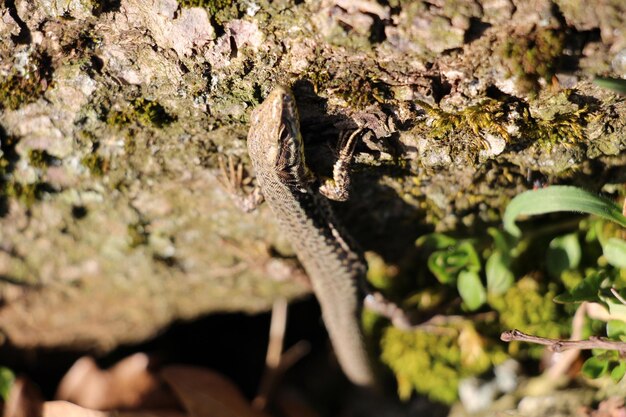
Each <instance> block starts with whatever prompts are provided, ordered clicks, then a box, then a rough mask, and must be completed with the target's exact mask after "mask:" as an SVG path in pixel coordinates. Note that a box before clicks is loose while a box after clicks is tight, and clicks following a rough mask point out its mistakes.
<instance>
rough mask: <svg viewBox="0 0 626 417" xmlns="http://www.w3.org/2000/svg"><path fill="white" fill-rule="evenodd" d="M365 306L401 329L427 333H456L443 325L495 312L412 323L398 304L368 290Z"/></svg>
mask: <svg viewBox="0 0 626 417" xmlns="http://www.w3.org/2000/svg"><path fill="white" fill-rule="evenodd" d="M363 304H364V305H365V307H366V308H367V309H368V310H370V311H373V312H375V313H377V314H379V315H381V316H383V317H386V318H387V319H388V320H389V321H391V324H392V325H393V326H394V327H395V328H397V329H401V330H407V331H409V330H417V329H420V330H424V331H426V332H428V333H434V334H448V335H449V334H453V335H454V334H456V331H455V330H453V329H449V328H446V327H445V326H448V325H451V324H459V323H464V322H465V321H467V320H474V321H481V320H489V319H492V318H494V317H495V314H496V313H495V312H493V311H489V312H486V313H478V314H474V315H472V316H456V315H449V316H444V315H436V316H433V317H431V318H430V319H428V320H426V321H423V322H421V323H413V320H412V319H411V317H409V316H408V315H407V313H406V312H405V311H404V309H402V307H400V306H398V305H397V304H396V303H394V302H392V301H389V300H388V299H386V298H385V296H384V295H382V294H381V293H379V292H370V293H369V294H367V296H366V297H365V299H364V300H363Z"/></svg>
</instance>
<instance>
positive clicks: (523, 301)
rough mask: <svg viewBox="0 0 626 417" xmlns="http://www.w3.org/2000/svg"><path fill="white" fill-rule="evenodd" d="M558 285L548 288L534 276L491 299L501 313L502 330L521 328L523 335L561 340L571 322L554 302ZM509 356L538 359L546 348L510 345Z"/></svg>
mask: <svg viewBox="0 0 626 417" xmlns="http://www.w3.org/2000/svg"><path fill="white" fill-rule="evenodd" d="M557 293H558V292H557V288H556V285H555V284H549V285H548V286H547V288H545V287H544V286H542V285H540V284H539V283H538V282H537V281H535V280H534V279H533V278H531V277H528V276H527V277H524V278H522V279H520V280H519V281H518V282H517V283H516V284H515V286H513V287H511V288H509V289H508V290H507V292H506V293H505V294H504V295H500V296H493V295H492V296H489V297H488V301H489V304H490V305H491V306H492V307H493V308H494V310H496V311H498V312H499V313H500V315H499V317H500V324H501V327H502V328H503V329H518V330H521V331H522V332H524V333H528V334H532V335H535V336H540V337H549V338H560V337H562V336H563V335H565V334H567V333H568V331H569V329H568V321H569V319H568V318H567V314H565V313H564V312H563V311H562V310H561V309H560V307H559V305H558V304H556V303H555V302H554V301H553V300H554V297H555V296H556V295H557ZM508 347H509V353H510V354H511V355H513V356H517V357H524V356H526V355H527V354H528V355H530V356H531V357H533V358H537V359H538V358H539V357H540V356H541V354H542V352H543V346H538V345H527V344H524V345H522V344H519V343H515V342H514V343H510V344H509V345H508Z"/></svg>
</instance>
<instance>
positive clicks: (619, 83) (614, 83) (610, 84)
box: [593, 77, 626, 94]
mask: <svg viewBox="0 0 626 417" xmlns="http://www.w3.org/2000/svg"><path fill="white" fill-rule="evenodd" d="M593 82H594V83H595V84H596V85H598V86H600V87H602V88H607V89H609V90H613V91H615V92H616V93H622V94H626V80H622V79H620V78H606V77H596V79H594V80H593Z"/></svg>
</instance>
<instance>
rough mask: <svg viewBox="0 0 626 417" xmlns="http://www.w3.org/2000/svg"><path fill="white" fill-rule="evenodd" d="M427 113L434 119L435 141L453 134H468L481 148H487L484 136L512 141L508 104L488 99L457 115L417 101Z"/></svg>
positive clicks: (432, 131)
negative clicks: (507, 122)
mask: <svg viewBox="0 0 626 417" xmlns="http://www.w3.org/2000/svg"><path fill="white" fill-rule="evenodd" d="M417 104H418V105H419V106H420V107H422V108H423V109H424V110H425V111H426V113H427V114H428V115H429V116H430V117H432V118H433V122H432V126H431V129H430V131H429V134H430V135H431V136H432V137H434V138H435V139H442V138H445V137H447V136H448V135H450V134H451V133H453V132H454V133H456V134H459V132H466V133H467V135H466V136H468V137H469V138H471V142H473V143H474V144H477V145H478V146H479V147H482V148H485V147H487V146H488V145H487V143H486V142H485V140H484V139H483V136H482V135H483V134H484V133H485V132H487V133H493V134H496V135H499V136H502V137H503V138H504V139H505V140H506V141H509V140H510V136H509V133H508V132H507V130H506V126H505V122H506V112H505V105H506V103H504V102H500V101H497V100H494V99H487V100H484V101H482V102H480V103H479V104H476V105H473V106H468V107H466V108H465V109H463V110H461V111H459V112H457V113H449V112H446V111H444V110H441V109H439V108H437V107H433V106H431V105H429V104H427V103H425V102H423V101H417Z"/></svg>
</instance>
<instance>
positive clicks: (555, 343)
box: [500, 329, 626, 352]
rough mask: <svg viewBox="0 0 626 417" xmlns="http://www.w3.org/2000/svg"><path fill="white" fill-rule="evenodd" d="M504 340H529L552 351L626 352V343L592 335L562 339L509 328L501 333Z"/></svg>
mask: <svg viewBox="0 0 626 417" xmlns="http://www.w3.org/2000/svg"><path fill="white" fill-rule="evenodd" d="M500 340H502V341H504V342H513V341H519V342H528V343H536V344H539V345H544V346H547V347H548V349H550V350H551V351H552V352H563V351H565V350H569V349H578V350H590V349H606V350H618V351H620V352H626V343H624V342H617V341H613V340H608V339H605V338H601V337H590V338H589V340H561V339H548V338H547V337H539V336H532V335H529V334H526V333H523V332H520V331H519V330H517V329H515V330H508V331H506V332H504V333H502V334H501V335H500Z"/></svg>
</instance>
